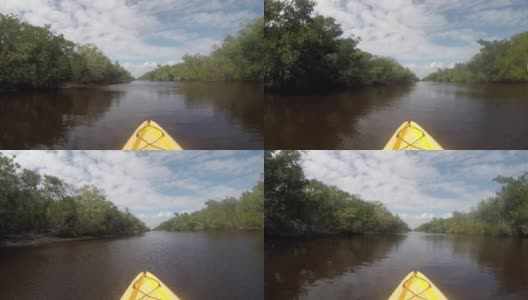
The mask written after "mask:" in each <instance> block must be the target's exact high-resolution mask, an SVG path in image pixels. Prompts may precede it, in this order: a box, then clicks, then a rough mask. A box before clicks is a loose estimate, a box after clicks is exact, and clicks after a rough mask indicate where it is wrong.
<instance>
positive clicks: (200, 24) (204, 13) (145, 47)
mask: <svg viewBox="0 0 528 300" xmlns="http://www.w3.org/2000/svg"><path fill="white" fill-rule="evenodd" d="M257 3H259V2H258V1H257V0H247V1H239V2H237V3H235V2H233V1H230V0H216V1H208V0H196V1H181V0H138V1H126V0H57V1H44V0H40V1H39V0H2V1H0V13H4V14H6V13H7V14H9V13H12V14H16V15H18V16H20V17H21V18H22V19H23V20H25V21H27V22H29V23H31V24H33V25H38V26H43V25H45V24H50V25H51V28H52V30H53V31H55V32H57V33H60V34H64V36H65V37H66V38H67V39H69V40H72V41H74V42H76V43H82V44H86V43H92V44H95V45H97V46H98V47H99V48H100V49H101V50H102V51H103V52H104V53H105V54H106V55H108V56H109V57H110V58H111V59H112V60H119V61H120V62H122V63H123V65H124V66H125V67H127V68H130V71H131V72H132V73H133V75H135V76H139V75H141V74H142V73H139V72H143V71H145V70H149V68H148V67H147V66H143V67H141V64H143V63H144V62H145V61H152V60H156V61H158V62H160V63H162V64H164V63H167V62H168V61H169V60H172V61H179V60H180V59H181V57H182V56H183V55H184V54H195V53H200V54H206V53H209V52H210V51H211V50H212V47H213V45H214V44H217V43H219V42H220V41H221V40H222V38H223V37H224V35H225V34H227V33H233V32H234V31H236V30H238V28H239V27H240V25H241V24H243V23H245V22H247V21H249V20H250V19H253V18H255V17H258V16H259V15H262V14H263V12H261V11H258V10H255V8H254V6H255V4H257ZM160 38H163V39H166V40H169V41H171V42H169V43H162V42H160V41H153V39H160ZM140 62H141V63H140Z"/></svg>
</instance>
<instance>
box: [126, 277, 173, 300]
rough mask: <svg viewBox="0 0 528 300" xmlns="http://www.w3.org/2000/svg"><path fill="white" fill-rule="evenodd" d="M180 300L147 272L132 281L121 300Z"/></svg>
mask: <svg viewBox="0 0 528 300" xmlns="http://www.w3.org/2000/svg"><path fill="white" fill-rule="evenodd" d="M136 299H144V300H149V299H157V300H180V298H178V296H176V295H175V294H174V293H173V292H172V291H171V290H170V289H169V288H168V287H167V286H165V284H163V282H161V280H159V279H158V278H156V276H154V275H153V274H151V273H149V272H141V273H139V275H137V276H136V278H134V280H132V283H131V284H130V286H129V287H128V289H127V290H126V291H125V293H124V294H123V296H122V297H121V300H136Z"/></svg>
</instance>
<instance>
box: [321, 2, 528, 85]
mask: <svg viewBox="0 0 528 300" xmlns="http://www.w3.org/2000/svg"><path fill="white" fill-rule="evenodd" d="M316 1H317V6H316V12H317V13H319V14H322V15H325V16H331V17H334V18H335V19H336V20H337V22H338V23H340V24H341V25H342V28H343V30H344V32H345V35H347V36H348V35H351V34H354V35H356V36H360V37H361V38H362V41H361V43H360V44H359V47H360V48H361V49H363V50H366V51H369V52H371V53H373V54H377V55H382V56H390V57H394V58H396V59H397V60H398V61H399V62H400V63H402V64H403V65H405V66H407V67H409V68H410V69H411V70H413V71H414V72H415V73H416V74H417V75H418V76H419V77H423V76H425V75H427V74H429V73H431V72H433V71H435V70H437V69H438V68H439V67H440V68H442V67H448V66H452V65H453V64H454V63H457V62H464V61H466V60H468V59H469V58H471V56H473V55H474V54H476V53H478V51H479V45H478V44H477V43H476V41H477V40H479V39H488V40H494V39H504V38H508V37H510V36H511V35H512V34H515V33H519V32H522V31H527V30H528V1H526V0H316Z"/></svg>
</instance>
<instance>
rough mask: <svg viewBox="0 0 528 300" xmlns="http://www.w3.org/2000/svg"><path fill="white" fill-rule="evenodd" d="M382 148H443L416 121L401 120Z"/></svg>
mask: <svg viewBox="0 0 528 300" xmlns="http://www.w3.org/2000/svg"><path fill="white" fill-rule="evenodd" d="M383 150H444V148H442V146H440V144H439V143H438V142H437V141H436V140H435V139H434V138H433V137H432V136H431V135H430V134H429V133H428V132H427V131H426V130H425V129H423V128H422V127H421V126H420V125H418V123H416V122H414V121H405V122H403V123H402V124H401V125H400V127H398V129H396V131H395V132H394V134H393V135H392V137H391V138H390V139H389V141H388V142H387V144H386V145H385V147H384V148H383Z"/></svg>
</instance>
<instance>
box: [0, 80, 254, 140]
mask: <svg viewBox="0 0 528 300" xmlns="http://www.w3.org/2000/svg"><path fill="white" fill-rule="evenodd" d="M262 90H263V88H262V83H255V82H145V81H134V82H131V83H128V84H115V85H108V86H88V87H82V88H67V89H58V90H52V91H19V92H10V93H2V94H0V121H1V124H0V148H1V149H35V148H38V149H42V148H46V149H49V148H52V149H85V150H91V149H98V150H99V149H121V147H122V146H123V145H124V144H125V142H126V141H127V140H128V138H129V137H130V135H131V134H132V132H134V130H135V129H136V128H137V126H138V125H139V124H141V123H142V122H143V121H145V120H155V121H156V122H158V123H159V124H160V125H161V126H162V127H163V128H164V129H165V130H166V131H167V132H169V134H170V135H171V136H172V137H174V138H175V139H176V140H177V141H178V142H179V143H180V144H181V145H182V147H183V148H184V149H262V148H263V144H264V135H263V130H264V129H263V126H264V125H263V118H262V110H263V94H262Z"/></svg>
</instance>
